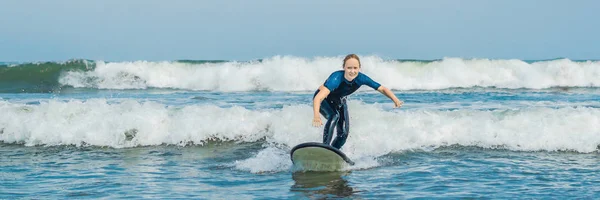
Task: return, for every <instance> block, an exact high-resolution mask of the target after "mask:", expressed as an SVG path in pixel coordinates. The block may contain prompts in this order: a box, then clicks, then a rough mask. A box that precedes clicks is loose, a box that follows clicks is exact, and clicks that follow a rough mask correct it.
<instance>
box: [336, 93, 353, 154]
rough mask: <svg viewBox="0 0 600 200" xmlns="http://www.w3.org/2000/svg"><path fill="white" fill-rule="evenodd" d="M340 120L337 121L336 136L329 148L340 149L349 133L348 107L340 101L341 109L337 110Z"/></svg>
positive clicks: (344, 102)
mask: <svg viewBox="0 0 600 200" xmlns="http://www.w3.org/2000/svg"><path fill="white" fill-rule="evenodd" d="M339 115H340V119H339V120H338V121H337V128H336V129H337V135H336V137H335V140H333V143H331V146H333V147H335V148H337V149H340V148H342V146H344V144H345V143H346V138H348V134H349V133H350V117H349V116H348V105H346V101H342V104H341V108H340V109H339Z"/></svg>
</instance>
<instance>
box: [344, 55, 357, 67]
mask: <svg viewBox="0 0 600 200" xmlns="http://www.w3.org/2000/svg"><path fill="white" fill-rule="evenodd" d="M351 58H354V59H356V60H358V67H360V65H361V64H360V58H358V56H357V55H356V54H348V55H347V56H346V57H345V58H344V63H342V67H344V66H345V65H346V61H348V60H350V59H351Z"/></svg>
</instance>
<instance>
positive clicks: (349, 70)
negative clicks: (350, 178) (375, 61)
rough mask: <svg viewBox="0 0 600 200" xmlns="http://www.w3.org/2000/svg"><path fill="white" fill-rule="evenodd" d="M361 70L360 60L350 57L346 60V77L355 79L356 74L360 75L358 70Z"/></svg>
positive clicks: (350, 79)
mask: <svg viewBox="0 0 600 200" xmlns="http://www.w3.org/2000/svg"><path fill="white" fill-rule="evenodd" d="M359 70H360V64H359V62H358V60H356V59H354V58H350V59H348V60H346V63H344V77H345V78H346V79H348V81H352V80H354V78H356V76H358V71H359Z"/></svg>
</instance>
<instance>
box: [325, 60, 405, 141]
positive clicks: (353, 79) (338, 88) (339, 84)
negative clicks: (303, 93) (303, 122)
mask: <svg viewBox="0 0 600 200" xmlns="http://www.w3.org/2000/svg"><path fill="white" fill-rule="evenodd" d="M342 67H343V69H344V70H339V71H335V72H333V73H332V74H331V75H329V78H327V80H325V83H324V84H323V85H321V86H319V89H318V90H317V91H316V92H315V95H314V96H313V98H314V99H313V112H314V118H313V126H315V127H318V126H321V125H323V122H321V117H320V116H319V113H321V114H322V115H323V116H324V117H325V118H327V123H325V128H324V130H323V143H325V144H331V146H333V147H335V148H337V149H340V148H342V146H343V145H344V143H346V138H347V137H348V133H349V132H348V131H349V128H350V127H349V121H348V120H350V117H349V116H348V106H347V105H346V96H348V95H350V94H352V93H354V92H355V91H356V90H358V88H360V86H362V85H368V86H369V87H371V88H373V89H375V90H377V91H379V92H381V93H382V94H384V95H385V96H387V97H388V98H390V99H391V100H392V101H394V108H399V107H401V106H402V104H403V102H402V101H400V100H399V99H398V98H397V97H396V95H394V93H393V92H392V91H391V90H390V89H388V88H386V87H384V86H382V85H381V84H379V83H377V82H375V81H373V80H372V79H371V78H369V77H368V76H367V75H365V74H363V73H361V72H359V71H360V67H361V66H360V59H359V58H358V56H357V55H355V54H349V55H347V56H346V57H345V58H344V63H343V64H342ZM334 127H337V128H336V129H337V137H336V138H335V140H333V143H331V139H332V137H333V129H334Z"/></svg>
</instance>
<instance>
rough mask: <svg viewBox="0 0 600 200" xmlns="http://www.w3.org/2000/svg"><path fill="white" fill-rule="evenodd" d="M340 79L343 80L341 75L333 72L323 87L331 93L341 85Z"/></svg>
mask: <svg viewBox="0 0 600 200" xmlns="http://www.w3.org/2000/svg"><path fill="white" fill-rule="evenodd" d="M342 78H344V75H343V73H338V72H334V73H332V74H331V75H330V76H329V78H327V80H326V81H325V83H324V84H323V85H324V86H325V87H326V88H327V89H329V91H333V90H335V89H336V88H337V87H338V86H340V83H342Z"/></svg>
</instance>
